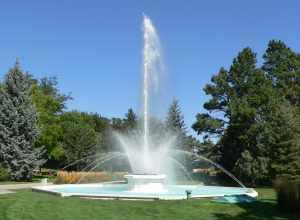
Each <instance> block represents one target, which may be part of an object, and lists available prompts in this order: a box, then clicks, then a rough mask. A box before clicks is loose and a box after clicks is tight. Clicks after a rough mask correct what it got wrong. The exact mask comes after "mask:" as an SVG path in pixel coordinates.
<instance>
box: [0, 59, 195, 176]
mask: <svg viewBox="0 0 300 220" xmlns="http://www.w3.org/2000/svg"><path fill="white" fill-rule="evenodd" d="M70 99H72V97H71V96H70V95H66V94H62V93H61V92H60V91H59V89H58V81H57V79H56V78H55V77H50V78H42V79H36V78H34V77H33V76H32V75H30V74H29V73H26V72H24V71H23V70H22V69H21V66H20V64H19V62H18V61H17V62H16V64H15V65H14V66H13V67H12V68H11V69H10V70H9V71H8V73H7V74H6V75H5V77H4V80H3V81H2V82H1V84H0V167H2V168H5V169H6V170H7V171H8V173H9V176H10V178H11V179H12V180H17V181H18V180H31V179H32V177H33V173H34V171H35V170H36V169H38V168H40V167H47V168H52V169H61V168H63V167H65V166H67V165H68V164H71V163H73V162H74V161H77V160H79V162H78V163H76V164H74V165H73V166H69V167H68V169H72V170H81V169H83V168H84V167H85V166H86V165H87V164H89V163H91V161H92V160H95V159H97V158H93V157H92V156H93V155H95V154H101V153H105V152H110V151H114V150H120V149H115V144H114V141H113V138H112V131H117V132H120V133H126V132H130V131H131V130H134V129H137V127H138V124H140V123H139V120H140V119H139V118H138V116H137V115H136V113H135V112H134V111H133V110H132V109H131V108H130V109H129V110H128V112H127V113H126V114H125V117H124V118H106V117H103V116H101V115H99V114H98V113H87V112H81V111H76V110H72V111H67V109H66V104H67V102H68V101H69V100H70ZM151 125H152V126H155V128H153V129H154V130H156V131H158V130H159V129H160V130H162V129H166V126H168V127H172V131H173V132H174V133H176V134H177V133H178V134H180V136H181V137H184V138H185V140H184V141H185V143H188V142H189V143H188V144H186V145H195V143H197V140H196V139H195V138H193V137H192V136H189V135H187V131H186V126H185V124H184V119H183V115H182V113H181V110H180V107H179V104H178V101H176V100H174V102H173V104H172V105H171V107H170V111H169V114H168V117H167V119H166V121H162V120H159V119H155V118H152V119H151ZM161 133H163V132H161ZM83 158H87V159H84V160H82V159H83ZM89 158H90V159H89Z"/></svg>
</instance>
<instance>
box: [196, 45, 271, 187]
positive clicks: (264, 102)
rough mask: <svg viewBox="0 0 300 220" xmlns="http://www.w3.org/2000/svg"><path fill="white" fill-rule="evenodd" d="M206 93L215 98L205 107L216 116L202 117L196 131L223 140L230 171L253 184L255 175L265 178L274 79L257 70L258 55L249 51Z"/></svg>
mask: <svg viewBox="0 0 300 220" xmlns="http://www.w3.org/2000/svg"><path fill="white" fill-rule="evenodd" d="M204 90H205V92H206V94H208V95H211V96H212V98H211V99H210V100H209V101H208V102H206V103H205V104H204V108H205V109H206V110H208V111H209V112H210V113H214V114H207V113H204V114H198V115H197V116H196V118H197V121H196V123H194V124H193V128H194V130H195V131H197V132H198V133H199V134H204V135H205V137H206V138H207V137H211V136H210V135H213V137H215V135H217V137H219V138H220V139H219V141H218V143H217V150H218V152H219V154H220V157H219V161H218V162H219V163H221V165H222V166H224V167H225V168H226V169H228V170H230V171H232V172H234V173H235V174H237V175H238V176H240V178H243V179H244V180H247V181H249V182H252V183H253V182H255V181H257V179H255V180H253V179H252V177H254V176H256V177H258V179H263V178H265V177H266V175H267V173H266V172H267V169H266V167H267V166H268V164H267V163H268V161H269V158H268V151H267V147H266V146H265V145H264V142H262V141H261V139H263V138H261V136H260V135H259V134H260V133H261V131H262V130H264V124H265V120H266V119H265V115H266V113H267V112H268V111H269V110H270V106H271V103H272V98H273V97H274V94H273V89H272V84H271V80H270V79H269V78H268V77H267V76H266V75H265V74H264V72H263V71H261V70H260V69H258V68H257V67H256V55H255V54H254V53H253V52H252V51H251V49H250V48H245V49H244V50H243V51H242V52H240V53H239V54H238V56H237V57H236V58H235V59H234V60H233V64H232V65H231V67H230V69H229V71H227V70H225V69H224V68H221V70H220V72H219V73H218V74H217V75H216V76H213V77H212V84H208V85H207V86H206V87H205V89H204ZM216 116H219V117H216ZM257 163H259V164H261V165H259V166H258V165H257ZM245 171H247V172H245ZM239 174H243V175H239Z"/></svg>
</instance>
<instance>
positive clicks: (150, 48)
mask: <svg viewBox="0 0 300 220" xmlns="http://www.w3.org/2000/svg"><path fill="white" fill-rule="evenodd" d="M143 32H144V35H143V40H144V48H143V93H142V95H143V114H142V129H140V130H141V131H142V132H140V133H139V132H133V133H132V134H120V133H115V134H114V137H115V138H116V140H117V141H118V143H119V144H120V146H121V148H122V149H123V151H122V152H110V153H107V154H106V155H105V156H104V157H100V158H99V159H96V160H95V162H93V163H91V164H89V165H88V166H87V167H86V168H85V169H84V171H87V170H94V169H95V168H96V167H97V166H99V164H103V163H105V162H107V161H111V160H113V159H116V158H119V157H125V158H126V159H127V160H128V162H129V164H130V168H131V172H132V173H130V174H127V175H125V176H124V178H125V181H124V182H114V183H95V184H64V185H50V186H40V187H33V189H34V190H36V191H43V192H49V193H55V194H59V195H61V196H80V197H99V198H133V199H184V198H186V197H187V196H188V197H189V198H202V197H222V198H224V196H228V195H235V196H237V195H247V196H250V197H256V196H257V192H256V191H254V190H253V189H248V188H246V187H245V186H244V185H243V184H242V183H241V182H240V181H239V180H238V179H237V178H235V177H234V176H233V175H232V174H231V173H229V172H228V171H227V170H225V169H224V168H223V167H221V166H220V165H218V164H216V163H214V162H213V161H211V160H209V159H207V158H205V157H203V156H201V155H200V156H199V155H195V154H193V153H191V152H187V151H182V150H178V149H173V148H172V147H173V146H174V145H176V140H177V137H176V135H173V134H171V133H170V132H168V131H166V132H165V134H163V135H161V137H160V138H157V136H155V135H154V133H155V131H153V129H150V108H149V106H150V94H152V93H153V92H156V91H157V90H158V83H159V76H160V74H161V71H162V70H163V62H162V57H161V54H162V53H161V47H160V40H159V37H158V34H157V31H156V29H155V27H154V25H153V24H152V22H151V20H150V19H149V18H148V17H147V16H145V15H144V19H143ZM174 154H180V155H185V156H189V157H196V158H197V160H199V159H200V160H204V161H206V162H208V163H210V164H212V165H213V166H214V167H216V168H218V169H220V170H222V171H223V172H224V173H225V174H227V175H228V176H229V177H231V178H232V179H233V180H235V181H236V182H237V183H238V184H239V186H240V187H224V186H204V185H192V184H188V185H177V184H174V183H172V182H171V181H170V179H171V176H173V174H174V172H175V170H181V171H183V173H184V174H186V175H187V176H189V174H188V172H187V170H186V168H185V167H184V165H183V164H182V163H181V162H180V161H179V160H177V159H176V158H175V157H174ZM94 156H95V157H97V155H94ZM83 159H84V158H83ZM83 159H82V160H83ZM79 161H81V160H79ZM77 162H78V161H77ZM75 163H76V162H74V163H72V164H71V165H74V164H75ZM69 166H70V165H69Z"/></svg>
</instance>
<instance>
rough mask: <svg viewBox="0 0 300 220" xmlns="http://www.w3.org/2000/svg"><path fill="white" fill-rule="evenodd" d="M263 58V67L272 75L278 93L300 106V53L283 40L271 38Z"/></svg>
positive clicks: (294, 104)
mask: <svg viewBox="0 0 300 220" xmlns="http://www.w3.org/2000/svg"><path fill="white" fill-rule="evenodd" d="M263 58H264V61H265V62H264V64H263V66H262V69H263V70H264V71H266V72H267V73H268V75H269V76H270V77H271V79H272V82H273V85H274V87H275V88H276V90H277V92H278V93H279V94H278V95H279V96H282V97H285V98H286V99H287V100H288V101H289V102H290V103H291V104H292V105H293V106H297V107H300V54H299V53H295V52H294V51H292V50H291V49H290V48H289V47H287V46H286V45H285V44H284V43H283V42H282V41H276V40H271V41H270V42H269V44H268V48H267V50H266V52H265V54H264V56H263Z"/></svg>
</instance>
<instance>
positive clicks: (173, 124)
mask: <svg viewBox="0 0 300 220" xmlns="http://www.w3.org/2000/svg"><path fill="white" fill-rule="evenodd" d="M166 126H167V128H168V129H169V130H171V131H172V132H174V133H180V134H183V135H185V134H186V126H185V122H184V118H183V115H182V112H181V109H180V106H179V102H178V100H176V99H175V100H173V102H172V103H171V105H170V107H169V110H168V113H167V118H166Z"/></svg>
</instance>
